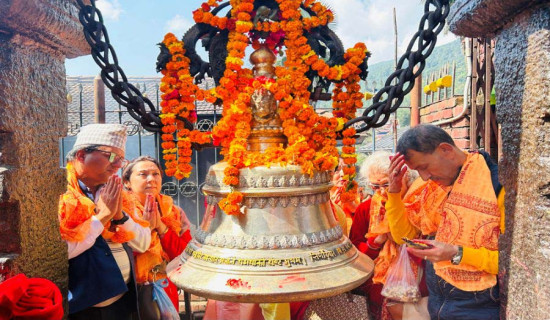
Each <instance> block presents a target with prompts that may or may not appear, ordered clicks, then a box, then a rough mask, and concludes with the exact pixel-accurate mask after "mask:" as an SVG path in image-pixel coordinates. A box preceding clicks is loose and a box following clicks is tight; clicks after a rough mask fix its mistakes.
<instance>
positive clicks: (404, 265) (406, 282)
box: [382, 245, 420, 302]
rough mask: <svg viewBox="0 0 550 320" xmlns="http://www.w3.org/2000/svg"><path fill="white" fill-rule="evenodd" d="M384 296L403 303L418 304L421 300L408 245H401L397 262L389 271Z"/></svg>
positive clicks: (383, 290) (383, 289)
mask: <svg viewBox="0 0 550 320" xmlns="http://www.w3.org/2000/svg"><path fill="white" fill-rule="evenodd" d="M382 295H383V296H384V297H386V298H388V299H391V300H394V301H401V302H418V301H419V300H420V289H419V288H418V281H417V279H416V275H415V274H414V272H413V269H412V267H411V258H410V257H409V253H408V252H407V246H406V245H401V248H400V250H399V256H398V258H397V261H396V262H395V264H394V265H393V266H392V267H391V268H390V270H389V271H388V276H387V278H386V283H385V284H384V287H383V288H382Z"/></svg>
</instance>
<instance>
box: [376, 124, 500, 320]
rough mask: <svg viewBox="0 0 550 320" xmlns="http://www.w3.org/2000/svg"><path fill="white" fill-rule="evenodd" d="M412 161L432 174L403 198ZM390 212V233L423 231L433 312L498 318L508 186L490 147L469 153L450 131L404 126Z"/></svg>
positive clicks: (445, 316) (388, 205)
mask: <svg viewBox="0 0 550 320" xmlns="http://www.w3.org/2000/svg"><path fill="white" fill-rule="evenodd" d="M407 168H410V169H413V170H417V171H418V173H419V174H420V177H421V178H422V179H423V180H424V181H427V182H426V183H424V184H423V186H422V187H421V188H419V189H418V190H417V192H410V193H409V194H410V197H409V198H408V199H404V200H401V197H400V196H399V192H400V190H401V180H402V177H403V175H404V174H405V172H406V171H407ZM389 173H390V176H389V177H390V186H389V189H388V192H389V194H388V202H387V203H386V217H387V219H388V222H389V225H390V230H391V234H392V237H393V238H394V239H395V241H396V242H398V243H402V242H403V241H402V240H401V239H402V237H407V238H417V237H420V236H424V237H426V238H428V239H429V240H424V241H422V242H425V243H428V244H430V245H431V246H432V247H431V248H429V249H413V248H409V252H410V253H411V254H413V255H415V256H417V257H421V258H423V259H424V260H426V283H427V285H428V290H429V300H428V309H429V312H430V316H431V317H432V319H474V320H475V319H480V320H481V319H483V320H490V319H499V318H500V317H499V313H500V302H499V289H498V282H497V274H498V236H499V234H500V233H501V232H503V231H504V205H503V203H504V190H503V188H502V186H501V185H500V183H499V182H498V168H497V166H496V164H495V163H494V162H493V161H492V160H491V159H490V157H489V155H488V154H486V153H467V152H463V151H461V150H460V149H459V148H457V147H456V145H455V143H454V141H453V139H452V138H451V136H449V134H447V133H446V132H445V131H444V130H442V129H441V128H439V127H436V126H433V125H420V126H417V127H414V128H412V129H410V130H408V131H407V132H405V133H404V134H403V136H402V137H401V138H400V139H399V142H398V144H397V154H396V155H395V156H394V157H393V158H392V162H391V166H390V170H389Z"/></svg>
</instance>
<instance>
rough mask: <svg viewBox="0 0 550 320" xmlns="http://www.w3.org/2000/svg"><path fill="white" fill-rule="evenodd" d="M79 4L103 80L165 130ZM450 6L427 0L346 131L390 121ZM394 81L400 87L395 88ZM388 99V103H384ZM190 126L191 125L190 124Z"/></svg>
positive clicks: (95, 14)
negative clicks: (392, 65)
mask: <svg viewBox="0 0 550 320" xmlns="http://www.w3.org/2000/svg"><path fill="white" fill-rule="evenodd" d="M77 3H78V5H79V6H80V12H79V19H80V23H82V25H83V27H84V36H85V38H86V41H87V42H88V44H89V45H90V47H91V48H92V50H91V54H92V57H93V59H94V61H95V62H96V63H97V65H98V66H99V67H100V68H101V79H103V82H104V83H105V85H106V86H107V87H108V88H109V90H111V94H112V95H113V98H114V99H115V100H116V101H117V102H118V103H120V104H121V105H123V106H124V107H126V108H127V109H128V113H129V114H130V115H131V116H132V117H133V118H134V119H136V120H137V121H138V122H139V123H140V124H141V125H142V126H143V128H144V129H146V130H148V131H153V132H159V131H161V128H162V123H161V121H160V117H159V111H158V110H156V108H155V106H154V105H153V103H152V102H151V101H150V100H149V99H148V98H147V97H144V96H143V94H142V93H141V92H140V91H139V89H137V88H136V87H135V86H133V85H132V84H130V83H128V79H127V78H126V75H125V74H124V71H123V70H122V68H121V67H120V66H119V65H118V59H117V56H116V53H115V50H114V48H113V47H112V46H111V44H110V42H109V36H108V34H107V30H106V28H105V25H104V24H103V17H102V16H101V12H100V11H99V10H98V9H97V8H96V6H95V0H90V4H91V5H85V4H84V3H83V1H82V0H77ZM431 6H434V7H435V9H434V10H433V11H430V7H431ZM449 7H450V5H449V0H427V1H425V3H424V15H423V16H422V18H421V20H420V26H419V30H418V31H417V32H416V33H415V34H414V36H413V38H412V39H411V41H410V42H409V46H408V47H407V50H406V52H405V53H404V54H403V56H402V57H401V59H399V62H398V63H397V68H396V69H397V70H396V71H395V72H394V73H392V74H391V75H390V76H389V77H388V79H387V80H386V82H385V84H384V85H385V86H384V88H382V89H380V90H379V91H378V92H377V93H376V94H375V96H374V97H373V104H372V105H371V106H369V107H368V108H367V109H366V110H365V111H364V112H363V115H362V116H360V117H357V118H355V119H352V120H350V121H348V122H347V123H346V124H345V126H344V128H347V127H350V126H352V125H355V124H362V125H360V126H359V128H357V132H358V133H359V132H363V131H365V130H368V129H370V128H378V127H381V126H383V125H384V124H386V122H388V120H389V117H390V114H391V113H393V112H395V111H396V110H397V109H398V108H399V107H400V106H401V103H402V102H403V99H404V97H405V96H406V95H407V94H408V93H409V92H410V91H411V90H412V89H413V87H414V80H415V78H416V77H418V76H419V75H420V74H421V73H422V71H423V70H424V67H425V66H426V58H427V57H428V56H429V55H430V54H431V53H432V51H433V49H434V47H435V44H436V41H437V35H438V34H439V33H440V32H441V30H443V27H444V26H445V20H446V18H447V16H448V14H449ZM96 18H97V19H96ZM103 38H104V40H103ZM415 45H416V46H417V48H418V50H416V51H414V50H413V48H414V47H415ZM111 60H112V62H111ZM404 65H405V67H404ZM416 66H418V70H416V72H415V71H414V68H415V67H416ZM394 81H395V82H396V84H394V85H392V82H394ZM384 96H385V100H382V101H380V100H381V99H382V98H383V97H384ZM186 125H187V126H188V125H189V124H188V123H186ZM355 127H357V125H355Z"/></svg>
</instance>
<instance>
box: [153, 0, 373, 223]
mask: <svg viewBox="0 0 550 320" xmlns="http://www.w3.org/2000/svg"><path fill="white" fill-rule="evenodd" d="M220 1H221V0H208V1H207V2H204V3H203V4H202V5H201V7H200V8H199V9H197V10H195V11H194V12H193V18H194V20H195V22H196V23H206V24H209V25H211V26H214V27H216V28H218V29H221V30H228V31H229V36H228V43H227V52H228V55H227V58H226V61H225V65H226V69H225V72H224V76H223V77H222V78H221V79H220V84H219V86H217V87H216V88H214V89H211V90H201V89H200V88H198V86H196V85H194V84H193V79H192V77H191V76H190V74H189V59H188V58H187V57H185V50H184V47H183V43H182V42H181V41H178V40H177V39H176V38H175V36H174V35H172V34H168V35H166V36H165V39H164V41H163V43H164V45H166V47H167V48H168V49H169V50H170V53H171V54H172V59H171V61H170V62H169V63H168V64H167V65H166V69H165V70H163V71H162V73H163V75H164V77H163V79H162V83H161V90H162V92H163V93H164V94H163V95H162V99H163V101H162V103H161V106H162V115H161V118H162V123H163V125H164V127H163V135H162V140H163V143H162V148H163V149H164V151H163V152H164V159H165V160H166V168H167V169H166V174H167V175H170V176H172V175H173V176H176V177H177V178H178V179H181V178H183V177H187V176H189V173H190V170H191V167H190V165H189V162H190V160H191V158H190V156H191V151H190V150H191V146H192V144H193V143H196V144H204V143H207V142H213V143H214V144H216V145H220V146H221V147H222V150H221V153H222V155H223V156H224V160H225V161H226V162H227V167H226V168H225V170H224V175H225V177H224V183H225V184H227V185H229V186H230V187H231V189H232V191H231V192H230V193H229V195H228V196H227V197H225V198H224V199H222V200H221V201H220V202H219V206H220V208H221V209H222V210H223V211H224V212H225V213H227V214H239V213H241V203H242V199H243V197H244V195H243V194H242V193H241V192H239V191H238V186H239V170H240V169H241V168H245V167H256V166H271V165H272V164H279V165H286V164H296V165H300V166H301V167H302V171H303V172H304V173H308V174H313V172H314V171H326V170H334V168H335V167H336V166H337V165H338V157H339V156H340V157H342V158H343V159H344V162H345V164H346V166H345V167H344V169H343V170H344V173H345V179H346V180H348V185H347V187H346V192H344V194H343V195H342V199H343V200H345V199H348V198H349V199H352V197H354V196H355V194H356V192H357V183H355V182H354V181H353V178H354V177H355V174H356V173H355V162H356V161H357V157H356V154H355V147H354V145H355V139H354V136H355V134H356V132H355V129H353V128H348V129H346V130H344V131H343V132H342V136H343V144H344V146H343V148H342V152H341V154H340V155H339V152H338V149H337V148H336V132H337V131H340V130H341V129H342V126H343V123H344V122H345V121H347V120H349V119H352V118H354V117H355V112H356V110H357V108H360V107H361V106H362V99H363V95H362V94H361V93H360V86H359V84H358V82H359V74H360V73H361V70H360V68H359V66H360V65H361V64H362V63H363V61H364V59H365V56H366V54H367V49H366V47H365V45H364V44H362V43H358V44H356V45H355V46H354V47H353V48H350V49H348V50H347V51H346V53H345V56H344V59H345V63H344V64H342V65H337V66H333V67H330V66H329V65H328V64H327V63H326V62H325V61H324V60H323V59H322V58H320V57H319V56H318V55H317V54H316V53H315V52H314V51H313V50H312V48H311V47H310V46H309V45H308V43H307V38H306V37H305V36H304V31H308V30H311V29H313V28H316V27H318V26H325V25H327V24H328V23H329V22H331V21H332V20H333V19H334V16H333V13H332V12H331V11H330V10H329V9H327V8H326V7H325V6H323V5H322V4H320V3H319V2H316V1H314V0H303V1H301V0H276V2H277V3H278V5H279V16H278V19H279V21H271V20H267V21H257V22H256V23H255V24H254V23H253V22H252V18H253V16H254V15H255V12H254V1H253V0H230V1H229V2H230V5H231V12H230V14H229V15H228V16H226V17H217V16H215V15H214V14H212V13H211V10H212V8H215V7H217V6H218V2H220ZM301 5H302V6H303V7H305V8H306V11H307V12H309V13H310V15H309V16H306V17H303V16H302V9H301V8H300V6H301ZM259 33H261V34H262V37H264V36H265V34H268V36H267V37H265V38H263V39H264V41H263V43H262V42H261V40H260V37H259V36H258V34H259ZM249 45H252V46H253V47H254V48H259V47H260V46H261V45H264V46H267V47H269V48H270V49H271V50H273V51H274V52H276V51H277V50H280V49H281V48H282V46H284V47H285V48H286V50H285V51H284V53H285V54H286V61H285V64H284V66H279V67H276V69H275V73H276V80H274V79H270V78H254V76H253V73H252V70H250V69H247V68H244V67H243V65H244V61H243V59H244V57H245V50H246V48H247V47H248V46H249ZM310 70H314V71H315V72H317V74H319V76H321V77H325V78H327V79H329V80H331V81H336V82H337V83H336V86H335V87H336V88H335V90H334V92H333V115H334V118H330V119H329V118H325V117H322V116H319V115H318V114H317V113H316V112H315V110H314V108H313V106H312V105H311V104H310V103H309V98H310V92H309V90H308V87H309V85H310V80H309V79H308V78H307V77H306V76H305V74H306V72H308V71H310ZM344 89H345V91H344ZM256 90H267V91H270V92H271V93H272V94H273V95H274V97H275V99H276V100H277V101H278V103H279V116H280V118H281V120H282V123H283V125H282V126H283V132H284V134H285V135H286V137H287V138H288V146H287V147H286V148H282V147H273V148H269V149H268V150H266V151H265V152H263V153H260V152H251V151H248V150H247V146H248V145H247V138H248V136H249V135H250V131H251V121H252V114H251V109H250V99H251V95H252V94H253V93H254V92H255V91H256ZM196 100H206V101H209V102H214V101H216V100H218V101H221V102H222V103H223V111H222V116H223V117H222V119H221V120H220V121H219V122H218V123H217V124H216V126H215V127H214V129H213V131H212V133H211V134H210V133H202V132H200V131H196V130H192V131H190V130H186V129H185V128H184V127H183V122H182V120H181V119H186V120H187V121H189V122H191V123H194V122H195V121H196V112H195V109H194V102H195V101H196ZM174 136H175V137H176V138H177V140H176V139H175V138H174Z"/></svg>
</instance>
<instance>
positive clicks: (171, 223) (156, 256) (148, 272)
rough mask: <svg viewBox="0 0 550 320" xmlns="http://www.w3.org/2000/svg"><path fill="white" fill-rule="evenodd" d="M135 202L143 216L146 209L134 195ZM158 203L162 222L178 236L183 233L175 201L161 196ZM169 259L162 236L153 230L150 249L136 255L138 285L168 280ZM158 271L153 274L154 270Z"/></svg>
mask: <svg viewBox="0 0 550 320" xmlns="http://www.w3.org/2000/svg"><path fill="white" fill-rule="evenodd" d="M132 195H133V194H132ZM132 198H133V200H134V203H135V206H136V209H137V210H138V211H139V212H140V214H141V215H143V210H144V207H143V205H142V204H141V202H140V201H139V199H138V198H137V196H135V195H133V197H132ZM157 202H158V204H159V206H160V213H161V220H162V222H163V223H164V224H165V225H166V226H167V227H168V228H169V229H170V230H172V231H174V232H175V233H176V234H180V232H181V220H180V211H179V208H178V207H177V206H175V205H174V201H173V200H172V198H171V197H169V196H165V195H162V194H159V195H158V196H157ZM168 260H169V258H168V256H167V255H166V253H165V252H164V250H163V248H162V245H161V243H160V236H159V234H158V232H157V230H151V245H150V246H149V249H147V251H145V252H144V253H138V254H136V281H137V282H138V283H144V282H147V281H150V282H152V281H154V280H158V279H164V278H166V270H165V268H164V265H163V264H164V262H165V261H168ZM155 267H156V270H155V272H153V269H155Z"/></svg>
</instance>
